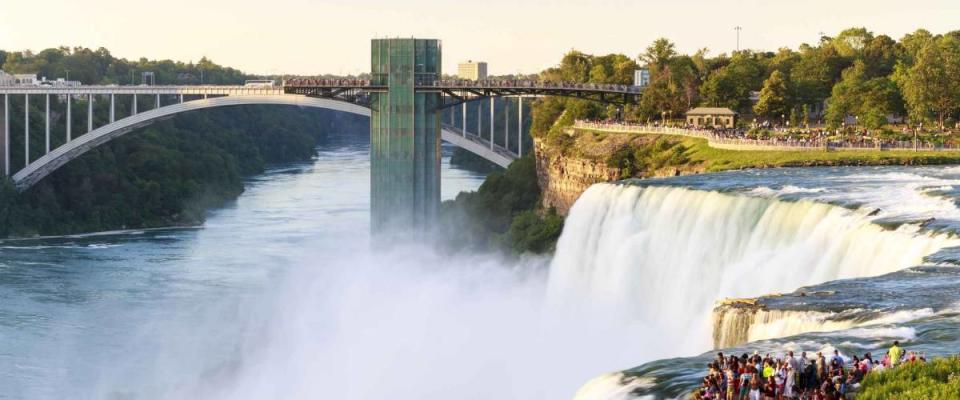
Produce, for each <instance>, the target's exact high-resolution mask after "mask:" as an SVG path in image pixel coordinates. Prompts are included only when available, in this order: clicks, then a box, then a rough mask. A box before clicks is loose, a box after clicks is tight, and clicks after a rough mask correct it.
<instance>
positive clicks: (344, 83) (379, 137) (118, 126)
mask: <svg viewBox="0 0 960 400" xmlns="http://www.w3.org/2000/svg"><path fill="white" fill-rule="evenodd" d="M372 48H373V60H372V63H371V64H372V66H371V72H372V73H371V76H372V77H373V78H372V79H371V80H342V79H338V80H313V79H293V80H289V81H285V82H284V84H283V85H282V86H280V87H276V86H269V87H253V86H217V85H205V86H143V85H141V86H116V85H113V86H77V87H51V86H9V87H0V102H2V103H3V105H2V111H0V119H2V121H0V126H2V135H0V156H2V160H0V167H2V172H3V175H5V176H10V177H11V179H12V180H13V183H14V184H15V185H16V187H17V188H18V190H26V189H28V188H30V187H31V186H33V185H34V184H36V183H37V182H38V181H40V180H41V179H43V178H44V177H46V176H47V175H49V174H51V173H52V172H53V171H55V170H56V169H58V168H60V167H62V166H63V165H65V164H67V163H68V162H69V161H71V160H73V159H75V158H77V157H79V156H81V155H83V154H84V153H86V152H87V151H89V150H91V149H94V148H96V147H98V146H100V145H102V144H104V143H107V142H109V141H110V140H112V139H114V138H117V137H120V136H122V135H124V134H126V133H128V132H131V131H133V130H136V129H138V128H141V127H143V126H146V125H149V124H151V123H153V122H155V121H157V120H160V119H164V118H169V117H172V116H175V115H177V114H180V113H184V112H189V111H194V110H201V109H207V108H214V107H224V106H238V105H253V104H268V105H269V104H273V105H293V106H300V107H316V108H323V109H329V110H334V111H341V112H348V113H352V114H357V115H363V116H367V117H369V118H371V124H370V134H371V212H372V214H373V215H372V218H371V221H372V222H371V223H372V226H373V228H374V230H375V231H377V230H383V229H385V228H394V227H399V228H408V227H411V226H412V227H419V228H421V229H419V230H421V231H422V230H424V229H422V228H425V227H428V226H429V224H430V222H431V221H432V220H434V219H435V216H436V212H437V208H438V205H439V185H440V180H439V169H440V165H439V161H440V141H441V140H443V141H447V142H450V143H452V144H454V145H456V146H459V147H461V148H463V149H465V150H467V151H470V152H472V153H474V154H477V155H479V156H480V157H483V158H485V159H487V160H489V161H491V162H494V163H496V164H498V165H500V166H502V167H506V166H507V165H509V164H510V162H512V161H513V160H515V159H517V158H518V157H519V156H520V155H522V153H523V148H522V130H523V98H524V97H540V96H565V97H573V98H581V99H588V100H594V101H599V102H604V103H609V104H614V105H618V106H620V105H625V104H631V103H636V101H637V99H638V97H639V95H640V89H639V88H637V87H633V86H625V85H591V84H564V83H551V82H534V81H512V80H486V81H445V80H441V79H439V76H440V66H439V61H440V47H439V41H436V40H421V39H375V40H373V42H372ZM17 96H23V97H22V98H23V101H24V107H23V109H24V115H23V121H24V123H23V125H24V129H23V135H24V136H23V137H24V140H23V156H24V157H23V165H22V168H20V166H14V165H11V151H13V149H11V146H10V143H11V141H10V138H11V135H13V134H14V133H12V132H11V131H10V121H11V118H14V116H12V115H11V113H10V100H11V98H15V97H17ZM51 96H54V97H55V98H59V99H64V101H65V102H66V108H65V112H63V114H65V121H66V123H65V125H64V130H63V131H62V132H56V133H54V132H52V125H51V106H50V98H51ZM498 97H517V98H519V112H518V113H517V117H518V126H517V133H518V136H517V141H516V148H517V150H516V151H512V150H511V149H510V146H509V142H510V138H509V126H510V123H506V122H505V123H504V126H505V127H507V132H508V134H507V135H504V136H503V138H504V140H503V141H502V142H503V145H499V144H497V143H496V136H495V135H496V132H494V125H495V124H494V123H493V119H494V115H495V113H494V106H495V102H494V99H495V98H498ZM37 98H40V99H42V101H43V105H44V106H43V110H44V123H43V127H44V135H43V138H44V143H42V144H39V145H41V146H42V148H43V151H42V156H40V157H37V158H35V159H31V154H32V152H31V143H30V127H31V126H30V125H31V124H30V121H31V119H30V108H31V107H30V101H31V99H34V100H35V99H37ZM144 98H146V99H148V100H147V101H146V102H144V103H145V104H149V108H150V109H149V110H143V111H141V110H142V109H143V108H144V107H143V106H142V105H141V104H140V102H141V101H142V99H144ZM119 99H124V101H130V103H129V104H130V112H129V113H128V115H126V116H123V117H121V118H117V113H116V109H117V107H116V104H117V102H118V100H119ZM481 99H489V100H490V123H489V126H490V131H489V135H488V136H483V134H482V133H481V129H480V117H481V116H480V114H479V113H478V127H477V130H476V132H473V133H471V132H468V129H467V126H466V125H467V124H466V115H467V108H466V107H467V102H470V101H474V100H481ZM74 101H77V102H80V103H85V105H86V116H85V117H82V118H84V119H85V121H86V129H85V130H84V131H83V132H74V131H73V129H74V123H73V119H74V116H73V115H72V112H73V108H74V107H72V103H73V102H74ZM101 101H105V102H108V103H109V106H108V107H107V110H108V111H107V112H108V113H109V115H108V117H107V118H106V121H107V123H106V124H104V125H101V126H95V121H96V119H95V118H94V104H95V103H96V102H101ZM457 105H461V106H462V113H463V118H462V123H461V126H459V127H457V126H456V122H455V121H454V119H453V118H451V119H452V121H451V122H450V123H441V112H442V110H445V109H449V108H451V107H454V106H457ZM450 115H451V117H453V115H454V114H453V113H450ZM507 118H509V115H507ZM78 133H79V134H78ZM54 134H56V135H64V136H63V137H64V139H65V140H64V141H63V144H62V145H59V146H57V147H55V148H52V146H51V145H52V143H53V142H52V140H51V135H54ZM57 141H58V142H59V140H57ZM33 153H36V151H35V150H34V151H33Z"/></svg>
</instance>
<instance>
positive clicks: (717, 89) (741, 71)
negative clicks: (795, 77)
mask: <svg viewBox="0 0 960 400" xmlns="http://www.w3.org/2000/svg"><path fill="white" fill-rule="evenodd" d="M762 57H763V55H761V54H756V53H753V52H750V51H739V52H736V53H734V54H733V57H731V58H730V62H729V64H727V65H726V66H723V67H721V68H720V69H718V70H716V71H714V72H713V73H711V74H710V77H709V78H707V80H706V82H704V83H703V86H702V87H700V94H701V96H703V101H704V102H705V103H706V104H707V105H710V106H715V107H729V108H731V109H734V110H740V111H743V110H747V109H749V106H750V92H751V91H754V90H759V89H760V87H761V85H762V84H763V81H764V78H765V77H766V76H765V69H764V66H763V64H762V62H761V58H762Z"/></svg>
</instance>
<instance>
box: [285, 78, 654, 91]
mask: <svg viewBox="0 0 960 400" xmlns="http://www.w3.org/2000/svg"><path fill="white" fill-rule="evenodd" d="M284 86H285V87H320V88H380V87H383V86H384V85H373V84H372V83H371V82H370V81H369V80H364V79H290V80H287V81H284ZM416 86H417V87H418V88H437V89H544V90H549V89H556V90H580V91H597V92H608V93H626V94H640V93H641V92H642V88H640V87H639V86H632V85H612V84H598V83H575V82H549V81H532V80H510V79H484V80H477V81H473V80H434V81H430V82H418V83H417V85H416Z"/></svg>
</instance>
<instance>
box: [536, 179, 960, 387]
mask: <svg viewBox="0 0 960 400" xmlns="http://www.w3.org/2000/svg"><path fill="white" fill-rule="evenodd" d="M957 244H958V241H957V240H956V239H954V238H951V237H948V236H946V235H932V234H926V233H919V232H918V230H917V228H916V227H915V226H902V227H901V228H899V229H898V230H896V231H885V230H883V229H882V228H880V227H879V226H877V225H875V224H872V223H870V219H869V217H867V216H866V215H865V214H864V213H861V212H857V211H851V210H848V209H844V208H839V207H835V206H830V205H825V204H821V203H814V202H808V201H800V202H787V201H781V200H775V199H765V198H754V197H746V196H734V195H727V194H722V193H718V192H705V191H695V190H689V189H683V188H676V187H647V188H644V187H638V186H624V185H612V184H600V185H595V186H593V187H591V188H590V189H589V190H587V191H586V192H585V193H584V194H583V195H582V196H581V197H580V199H579V200H578V201H577V203H576V204H575V205H574V207H573V208H572V210H571V212H570V216H569V217H568V218H567V223H566V226H565V229H564V234H563V236H562V237H561V238H560V242H559V243H558V246H557V252H556V256H555V258H554V260H553V263H552V265H551V271H550V281H549V292H550V293H549V294H550V297H551V301H552V302H553V303H554V304H555V305H556V306H557V307H559V308H561V309H565V310H577V312H578V313H589V312H590V311H591V310H592V311H596V312H603V313H612V314H613V315H618V316H621V317H622V318H627V319H629V320H631V321H635V322H636V323H639V324H642V325H643V326H645V327H647V328H648V329H647V330H646V331H645V332H644V334H643V335H641V336H638V337H636V338H635V339H634V340H636V341H637V342H640V343H643V348H642V350H641V351H642V354H637V360H636V361H637V362H636V363H635V364H639V363H640V362H642V361H644V360H650V359H654V358H662V357H668V356H679V355H692V354H696V353H700V352H703V351H705V350H708V349H709V348H711V332H710V330H711V310H712V308H713V306H714V304H715V302H716V301H717V300H720V299H723V298H725V297H753V296H758V295H762V294H769V293H775V292H786V291H792V290H794V289H796V288H797V287H800V286H803V285H808V284H814V283H820V282H825V281H829V280H834V279H841V278H852V277H863V276H873V275H879V274H883V273H887V272H892V271H896V270H900V269H903V268H906V267H910V266H914V265H917V264H920V263H921V262H922V259H923V257H924V256H926V255H929V254H931V253H933V252H935V251H937V250H939V249H941V248H942V247H945V246H948V245H957ZM582 398H591V397H590V396H587V395H585V396H583V397H582Z"/></svg>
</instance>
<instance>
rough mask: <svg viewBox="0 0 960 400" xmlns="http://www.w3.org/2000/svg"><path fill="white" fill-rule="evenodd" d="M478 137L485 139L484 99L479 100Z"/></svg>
mask: <svg viewBox="0 0 960 400" xmlns="http://www.w3.org/2000/svg"><path fill="white" fill-rule="evenodd" d="M477 139H483V101H477Z"/></svg>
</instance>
